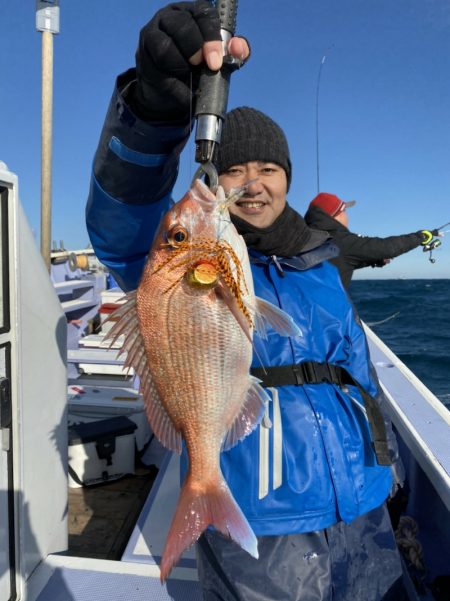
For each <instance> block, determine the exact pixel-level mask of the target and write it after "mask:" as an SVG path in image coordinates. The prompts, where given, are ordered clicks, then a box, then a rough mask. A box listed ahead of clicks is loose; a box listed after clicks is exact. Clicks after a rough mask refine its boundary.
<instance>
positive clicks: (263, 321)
mask: <svg viewBox="0 0 450 601" xmlns="http://www.w3.org/2000/svg"><path fill="white" fill-rule="evenodd" d="M253 313H254V320H255V332H256V333H257V334H258V336H259V337H260V338H262V339H263V340H267V325H270V327H271V328H273V329H274V330H275V332H277V334H279V335H280V336H292V337H293V338H296V337H297V336H303V334H302V331H301V330H300V328H299V327H298V325H297V324H296V323H295V321H294V320H293V319H292V317H291V316H290V315H288V314H287V313H286V311H283V309H280V308H279V307H276V306H275V305H273V304H272V303H270V302H269V301H266V300H264V299H263V298H260V297H259V296H257V297H255V307H254V312H253Z"/></svg>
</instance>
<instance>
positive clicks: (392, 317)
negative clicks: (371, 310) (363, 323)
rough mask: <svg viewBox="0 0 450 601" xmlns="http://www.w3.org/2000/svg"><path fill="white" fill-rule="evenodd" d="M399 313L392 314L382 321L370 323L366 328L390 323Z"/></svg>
mask: <svg viewBox="0 0 450 601" xmlns="http://www.w3.org/2000/svg"><path fill="white" fill-rule="evenodd" d="M400 313H401V312H400V311H397V313H394V314H393V315H390V316H389V317H386V319H382V320H381V321H372V322H370V323H367V325H368V326H370V327H372V326H379V325H380V324H382V323H386V322H387V321H390V320H391V319H394V318H395V317H397V315H400Z"/></svg>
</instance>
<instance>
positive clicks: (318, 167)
mask: <svg viewBox="0 0 450 601" xmlns="http://www.w3.org/2000/svg"><path fill="white" fill-rule="evenodd" d="M333 46H334V44H331V46H329V47H328V48H327V50H326V52H325V54H324V55H323V57H322V60H321V62H320V67H319V74H318V76H317V87H316V164H317V194H319V192H320V183H319V171H320V166H319V91H320V78H321V75H322V67H323V65H324V63H325V60H326V58H327V53H328V52H329V51H330V50H331V48H333Z"/></svg>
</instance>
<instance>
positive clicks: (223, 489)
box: [160, 477, 258, 582]
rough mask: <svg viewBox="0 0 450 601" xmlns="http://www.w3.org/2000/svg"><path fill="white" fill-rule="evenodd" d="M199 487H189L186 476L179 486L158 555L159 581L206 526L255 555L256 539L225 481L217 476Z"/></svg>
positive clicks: (256, 548)
mask: <svg viewBox="0 0 450 601" xmlns="http://www.w3.org/2000/svg"><path fill="white" fill-rule="evenodd" d="M203 488H204V491H203V492H199V487H198V486H192V483H191V480H190V478H189V477H188V478H187V479H186V480H185V482H184V484H183V486H182V488H181V491H180V497H179V500H178V505H177V508H176V510H175V515H174V517H173V519H172V524H171V526H170V529H169V533H168V535H167V540H166V544H165V546H164V551H163V554H162V558H161V564H160V571H161V582H164V580H165V579H166V578H167V576H168V575H169V573H170V571H171V569H172V567H173V566H174V565H175V564H176V563H177V562H178V560H179V558H180V556H181V555H182V553H183V551H184V550H185V549H188V548H189V547H190V546H191V545H192V544H193V543H195V541H197V540H198V539H199V537H200V536H201V534H202V533H203V532H204V531H205V530H206V528H208V526H210V525H211V526H214V528H216V530H218V531H219V532H221V533H222V534H223V535H224V536H227V537H228V538H231V539H232V540H233V541H235V542H236V543H237V544H238V545H239V546H240V547H241V548H242V549H244V550H245V551H247V552H248V553H250V555H252V557H255V558H258V541H257V538H256V536H255V534H254V532H253V530H252V529H251V526H250V524H249V523H248V521H247V519H246V517H245V516H244V514H243V513H242V511H241V509H240V508H239V506H238V504H237V503H236V501H235V500H234V498H233V495H232V494H231V491H230V489H229V488H228V485H227V484H226V482H225V480H223V478H221V479H220V480H219V481H218V483H217V484H216V485H215V486H211V487H203ZM194 516H195V518H194ZM187 518H189V519H187Z"/></svg>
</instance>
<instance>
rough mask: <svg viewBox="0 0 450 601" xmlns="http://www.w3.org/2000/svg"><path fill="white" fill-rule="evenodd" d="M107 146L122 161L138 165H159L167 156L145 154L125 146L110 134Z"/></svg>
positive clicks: (162, 163)
mask: <svg viewBox="0 0 450 601" xmlns="http://www.w3.org/2000/svg"><path fill="white" fill-rule="evenodd" d="M109 148H110V150H111V151H112V152H113V153H114V154H115V155H117V156H118V157H119V159H122V161H126V162H127V163H133V164H134V165H139V166H140V167H159V166H160V165H164V163H165V162H166V161H167V159H168V158H169V155H168V154H145V153H144V152H139V151H138V150H132V149H131V148H128V146H125V144H123V143H122V142H121V141H120V140H119V138H116V136H112V138H111V140H110V141H109Z"/></svg>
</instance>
